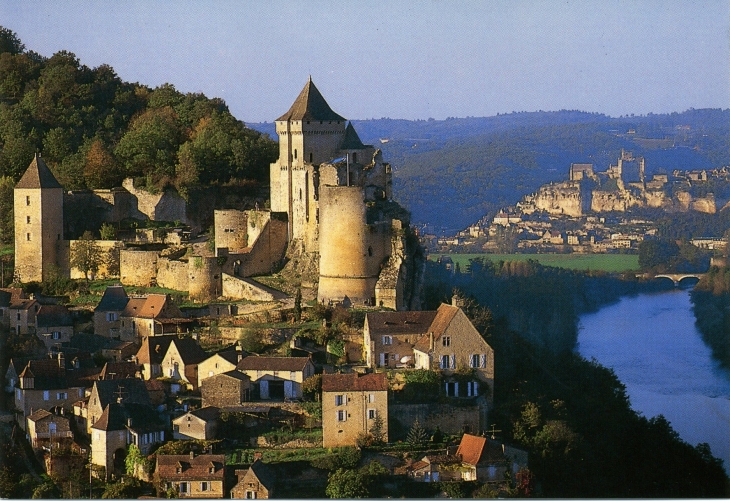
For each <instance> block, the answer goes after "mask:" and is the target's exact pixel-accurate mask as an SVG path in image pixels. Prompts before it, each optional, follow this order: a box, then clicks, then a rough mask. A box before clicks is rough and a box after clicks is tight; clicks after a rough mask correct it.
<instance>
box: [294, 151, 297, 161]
mask: <svg viewBox="0 0 730 501" xmlns="http://www.w3.org/2000/svg"><path fill="white" fill-rule="evenodd" d="M296 158H297V150H296V148H295V149H294V159H295V160H296Z"/></svg>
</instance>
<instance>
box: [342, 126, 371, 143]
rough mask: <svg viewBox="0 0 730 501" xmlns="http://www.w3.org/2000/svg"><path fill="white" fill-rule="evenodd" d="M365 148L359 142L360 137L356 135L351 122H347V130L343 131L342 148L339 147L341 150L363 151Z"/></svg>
mask: <svg viewBox="0 0 730 501" xmlns="http://www.w3.org/2000/svg"><path fill="white" fill-rule="evenodd" d="M365 148H367V146H365V145H364V144H362V141H361V140H360V136H358V135H357V131H356V130H355V127H353V126H352V122H349V123H348V124H347V128H346V129H345V138H344V139H343V140H342V146H340V149H341V150H364V149H365Z"/></svg>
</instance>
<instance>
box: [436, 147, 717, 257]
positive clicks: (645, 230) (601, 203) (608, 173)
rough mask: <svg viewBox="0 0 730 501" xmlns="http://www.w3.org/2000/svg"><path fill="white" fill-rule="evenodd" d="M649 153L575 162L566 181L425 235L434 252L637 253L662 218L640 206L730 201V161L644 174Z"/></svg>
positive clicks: (683, 207) (701, 206) (709, 209)
mask: <svg viewBox="0 0 730 501" xmlns="http://www.w3.org/2000/svg"><path fill="white" fill-rule="evenodd" d="M645 167H646V166H645V160H644V158H643V157H635V156H634V155H633V153H632V152H630V151H622V152H621V156H620V157H619V158H618V159H617V162H616V164H615V165H614V164H612V165H610V166H609V167H608V168H607V169H606V170H605V171H596V170H595V166H594V165H593V164H584V163H573V164H571V165H570V169H569V172H568V180H566V181H563V182H557V183H550V184H547V185H543V186H541V187H540V188H539V189H538V191H537V192H535V193H532V194H530V195H527V196H525V197H523V199H522V200H521V201H519V202H518V203H517V204H516V205H514V206H510V207H505V208H503V209H502V210H500V211H499V212H498V213H497V214H496V215H494V216H492V217H489V218H487V217H485V218H482V219H480V220H479V221H478V222H477V223H475V224H473V225H471V226H469V227H468V228H466V229H464V230H463V231H460V232H459V233H458V234H457V235H455V236H453V237H443V238H436V237H435V236H433V235H431V236H428V235H426V236H424V241H425V242H427V245H428V247H429V250H431V251H436V252H438V251H442V252H444V251H454V250H456V249H460V251H461V252H467V253H468V252H474V253H478V252H493V253H509V252H522V253H566V252H575V253H619V252H636V251H637V249H638V246H639V244H640V243H641V242H642V241H643V240H644V239H645V238H652V237H654V236H655V235H657V223H656V221H654V220H652V219H651V218H650V217H647V216H645V215H642V214H641V213H639V215H637V212H638V211H640V210H641V209H655V210H659V211H662V212H665V213H673V212H674V213H677V212H697V213H704V214H716V213H718V212H720V211H725V210H727V209H728V208H729V207H730V167H722V168H718V169H712V170H692V171H682V170H675V171H673V172H672V174H671V175H669V174H655V175H653V176H652V177H651V178H649V177H648V176H647V175H646V174H645ZM691 243H692V244H694V245H695V246H697V247H699V248H702V249H708V250H717V251H723V250H724V249H725V246H726V244H727V239H726V238H725V237H722V236H706V237H697V238H693V239H691Z"/></svg>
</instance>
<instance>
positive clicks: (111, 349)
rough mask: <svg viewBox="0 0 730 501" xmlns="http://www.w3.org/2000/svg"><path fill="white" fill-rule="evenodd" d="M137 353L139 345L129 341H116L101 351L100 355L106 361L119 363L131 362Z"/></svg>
mask: <svg viewBox="0 0 730 501" xmlns="http://www.w3.org/2000/svg"><path fill="white" fill-rule="evenodd" d="M137 351H139V345H137V344H134V343H133V342H131V341H116V342H115V343H113V344H111V345H110V346H107V347H106V348H102V349H101V354H102V356H103V357H104V358H106V359H111V360H112V361H113V362H121V361H123V360H131V359H132V357H133V356H134V355H135V354H136V353H137Z"/></svg>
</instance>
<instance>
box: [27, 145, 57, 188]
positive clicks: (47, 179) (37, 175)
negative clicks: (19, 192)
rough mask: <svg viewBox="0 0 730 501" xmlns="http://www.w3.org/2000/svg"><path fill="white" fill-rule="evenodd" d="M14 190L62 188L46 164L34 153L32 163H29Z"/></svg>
mask: <svg viewBox="0 0 730 501" xmlns="http://www.w3.org/2000/svg"><path fill="white" fill-rule="evenodd" d="M15 187H16V188H22V189H27V188H61V189H63V186H61V184H60V183H59V182H58V181H57V180H56V178H55V177H54V176H53V173H52V172H51V169H49V168H48V166H47V165H46V162H44V161H43V159H42V158H41V156H40V155H39V154H38V153H36V154H35V157H34V158H33V161H32V162H31V163H30V166H29V167H28V170H26V171H25V174H23V177H21V178H20V181H18V184H16V185H15Z"/></svg>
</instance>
